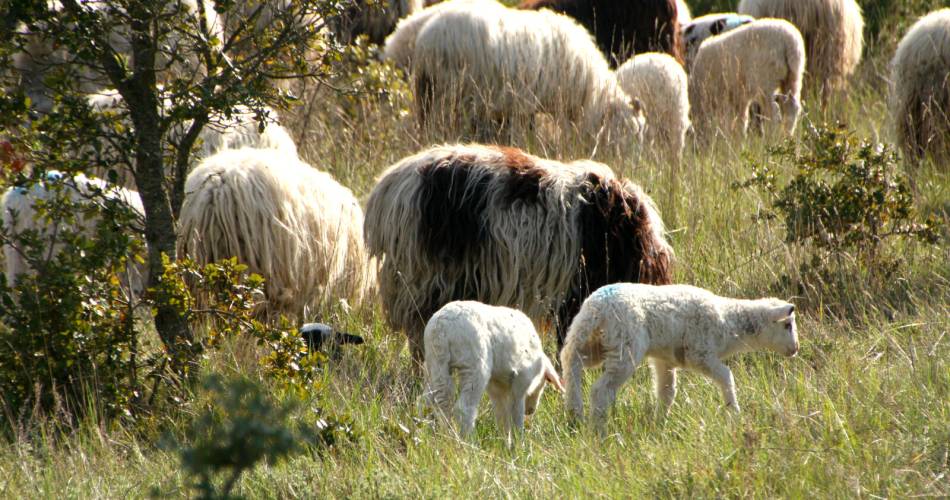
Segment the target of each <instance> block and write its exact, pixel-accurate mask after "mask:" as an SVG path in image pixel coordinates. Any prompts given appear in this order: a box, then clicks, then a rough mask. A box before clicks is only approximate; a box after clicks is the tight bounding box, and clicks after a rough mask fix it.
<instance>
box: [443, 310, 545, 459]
mask: <svg viewBox="0 0 950 500" xmlns="http://www.w3.org/2000/svg"><path fill="white" fill-rule="evenodd" d="M425 349H426V362H425V368H426V387H427V390H426V394H425V397H426V398H427V399H428V402H429V404H430V406H432V407H433V408H435V409H437V410H440V411H441V412H442V414H443V415H444V416H448V415H450V414H451V412H452V404H453V400H454V399H455V383H454V381H453V379H452V375H453V372H454V373H457V374H458V379H459V380H458V385H459V387H460V390H459V395H458V401H457V402H456V403H455V406H456V410H457V418H458V426H459V434H460V435H461V436H462V437H463V438H465V437H468V436H469V434H471V432H472V429H474V427H475V417H476V416H477V414H478V403H479V402H480V401H481V399H482V395H483V394H484V393H485V391H486V390H487V391H488V397H489V398H490V399H491V402H492V407H493V409H494V413H495V420H496V422H497V423H498V427H499V429H501V431H502V432H504V433H505V435H506V436H507V438H508V441H509V444H510V442H511V433H512V431H514V432H515V433H519V434H520V433H521V432H523V431H524V419H525V415H532V414H534V412H535V410H536V409H537V407H538V402H539V401H540V400H541V393H542V392H543V391H544V386H545V384H546V383H550V384H552V385H553V386H554V387H555V388H556V389H557V390H558V391H559V392H563V391H564V386H562V385H561V380H560V377H558V375H557V371H555V369H554V366H553V365H552V364H551V360H550V359H548V357H547V356H546V355H545V354H544V351H543V350H542V349H541V338H540V337H538V333H537V332H536V331H535V329H534V325H532V324H531V320H530V319H528V317H527V316H525V315H524V313H522V312H519V311H516V310H514V309H509V308H507V307H495V306H489V305H485V304H482V303H480V302H471V301H465V302H451V303H449V304H446V305H445V306H444V307H443V308H441V309H439V311H438V312H436V313H435V314H434V315H433V316H432V319H430V320H429V323H428V324H427V325H426V328H425Z"/></svg>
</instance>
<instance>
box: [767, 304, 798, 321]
mask: <svg viewBox="0 0 950 500" xmlns="http://www.w3.org/2000/svg"><path fill="white" fill-rule="evenodd" d="M794 313H795V304H787V305H782V306H780V307H778V308H776V309H775V310H774V311H773V316H772V317H773V318H774V321H775V322H776V323H785V322H787V321H788V320H789V318H791V317H792V314H794Z"/></svg>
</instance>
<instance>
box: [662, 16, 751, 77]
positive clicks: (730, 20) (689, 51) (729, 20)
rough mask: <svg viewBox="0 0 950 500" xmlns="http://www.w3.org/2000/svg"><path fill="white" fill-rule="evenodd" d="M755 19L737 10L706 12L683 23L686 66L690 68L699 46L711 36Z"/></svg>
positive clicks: (681, 27)
mask: <svg viewBox="0 0 950 500" xmlns="http://www.w3.org/2000/svg"><path fill="white" fill-rule="evenodd" d="M752 21H755V18H754V17H752V16H743V15H741V14H737V13H735V12H724V13H719V14H706V15H705V16H699V17H697V18H696V19H693V20H692V21H690V22H689V23H687V24H681V25H680V29H681V30H682V33H683V45H685V47H686V68H687V69H689V68H690V67H691V66H692V65H693V60H695V59H696V51H698V50H699V46H700V45H702V43H703V42H704V41H705V40H706V39H707V38H709V37H711V36H714V35H721V34H723V33H725V32H727V31H731V30H734V29H736V28H738V27H739V26H743V25H745V24H748V23H751V22H752Z"/></svg>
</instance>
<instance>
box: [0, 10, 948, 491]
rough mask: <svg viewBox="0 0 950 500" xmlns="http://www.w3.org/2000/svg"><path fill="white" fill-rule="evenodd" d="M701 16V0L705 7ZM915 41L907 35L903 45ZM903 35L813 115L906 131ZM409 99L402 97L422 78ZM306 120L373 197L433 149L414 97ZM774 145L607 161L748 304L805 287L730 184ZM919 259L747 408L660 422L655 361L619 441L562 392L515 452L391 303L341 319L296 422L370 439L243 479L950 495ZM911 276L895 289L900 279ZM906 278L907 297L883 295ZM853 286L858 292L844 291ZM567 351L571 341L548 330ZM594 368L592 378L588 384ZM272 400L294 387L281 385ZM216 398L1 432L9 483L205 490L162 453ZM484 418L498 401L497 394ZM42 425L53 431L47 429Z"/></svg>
mask: <svg viewBox="0 0 950 500" xmlns="http://www.w3.org/2000/svg"><path fill="white" fill-rule="evenodd" d="M696 10H697V11H698V12H697V13H701V12H702V10H701V9H700V8H697V9H696ZM894 43H896V42H894ZM892 47H893V45H892V44H891V41H890V40H888V41H887V42H885V43H883V44H882V45H881V46H879V47H876V48H875V52H874V53H872V54H871V55H870V57H869V59H868V60H867V61H866V62H865V63H864V64H863V65H862V67H861V70H860V71H859V75H858V76H857V77H856V79H855V82H854V85H853V87H852V89H851V90H850V92H849V93H848V94H847V96H846V97H847V98H846V99H841V100H839V101H836V102H833V103H832V104H831V106H830V107H829V108H828V109H817V108H816V105H817V103H818V102H819V101H818V100H817V99H810V100H808V101H806V110H807V114H806V116H805V118H804V120H803V126H809V125H810V124H819V123H822V122H824V121H826V120H831V119H840V120H844V121H846V122H848V123H849V124H850V125H851V126H852V128H854V129H855V130H856V131H857V132H858V134H859V135H862V136H866V137H872V138H874V139H876V140H880V141H885V142H891V141H892V138H893V133H892V124H891V123H890V120H889V118H888V117H887V116H888V115H887V112H886V105H885V103H886V95H885V92H886V85H882V83H884V82H885V81H884V78H885V76H886V72H885V71H884V69H885V68H886V61H887V59H888V58H889V54H890V52H889V51H892ZM403 90H404V89H403ZM304 96H305V99H304V103H305V104H304V105H303V106H302V107H301V108H298V109H297V110H295V112H294V113H291V115H292V119H293V120H294V133H295V135H296V138H298V139H299V140H300V146H301V147H300V149H301V151H302V152H303V155H304V156H305V159H306V160H307V161H308V162H310V163H311V164H313V165H315V166H317V167H318V168H321V169H325V170H327V171H329V172H331V173H332V174H333V175H334V176H335V177H336V178H337V179H339V180H340V181H341V182H342V183H343V184H345V185H347V186H349V187H350V188H351V189H353V190H354V192H356V193H357V195H358V196H360V197H362V198H363V199H364V200H365V197H366V196H367V194H368V193H369V191H370V189H371V188H372V186H373V183H374V180H375V178H376V176H377V175H378V174H379V173H380V172H381V171H382V170H383V169H384V168H386V167H387V166H388V165H390V164H392V163H393V162H394V161H396V160H398V159H399V158H401V157H403V156H405V155H407V154H410V153H413V152H415V151H417V150H418V149H420V148H422V147H425V146H427V145H428V144H429V142H430V141H432V140H439V139H443V140H451V139H453V138H451V137H449V138H438V137H425V138H421V137H422V136H420V135H419V134H418V132H417V130H416V126H415V124H414V122H413V120H412V117H411V116H410V115H409V114H408V113H407V112H406V110H407V109H408V106H409V102H408V101H407V100H406V99H408V98H409V97H408V96H407V95H406V94H405V93H404V92H394V93H392V94H389V95H388V96H383V97H376V98H365V97H364V98H351V97H341V96H337V95H335V94H333V93H331V92H328V91H326V90H319V89H312V88H311V89H308V90H307V91H306V92H304ZM515 143H516V144H517V145H519V146H521V147H525V148H527V149H528V150H530V151H533V152H535V153H538V154H542V155H544V156H549V157H555V158H560V159H572V158H586V157H589V156H590V155H591V150H590V148H589V145H584V144H582V143H578V142H573V141H572V142H570V143H559V142H557V141H546V140H542V139H539V138H538V137H537V136H535V135H533V134H532V133H530V132H528V133H524V135H522V136H519V137H516V140H515ZM766 147H767V144H765V143H764V142H763V141H762V140H760V139H755V138H753V139H751V140H749V141H747V142H744V143H739V142H735V143H720V144H717V145H716V146H714V147H712V148H710V149H702V148H698V147H696V146H690V147H689V149H688V150H687V152H686V154H685V155H684V160H683V162H682V164H681V165H679V166H678V167H676V168H675V169H674V168H673V166H671V165H670V164H668V163H666V162H662V161H658V160H655V159H653V158H651V157H650V156H649V155H639V156H638V154H637V152H631V153H624V154H617V153H616V152H611V151H602V152H600V153H598V155H597V159H599V160H601V161H605V162H606V163H608V164H610V165H611V166H612V167H613V168H614V169H615V170H616V171H617V172H618V174H622V175H624V176H627V177H629V178H631V179H633V180H634V181H636V182H638V183H639V184H641V185H642V186H644V187H645V188H646V189H647V191H648V192H649V193H650V194H651V195H652V196H653V197H654V198H655V200H656V201H657V202H658V204H659V206H660V210H661V213H662V214H663V217H664V219H665V220H666V221H667V223H668V226H669V229H670V238H671V240H672V244H673V246H674V248H675V250H676V253H677V263H676V271H675V279H676V281H677V282H683V283H691V284H695V285H698V286H702V287H706V288H709V289H711V290H713V291H715V292H717V293H720V294H724V295H731V296H741V297H754V296H761V295H767V294H768V295H777V296H781V297H785V298H793V297H794V295H795V294H796V290H795V289H792V288H791V287H785V288H783V287H782V286H781V285H777V283H780V277H781V276H782V275H785V274H789V273H792V272H794V270H795V269H797V268H798V266H799V265H800V264H801V262H802V260H803V259H804V258H805V255H804V252H803V250H802V249H800V248H796V247H791V246H788V245H787V244H786V243H785V242H784V241H783V232H782V230H781V228H779V227H777V226H770V225H767V224H764V225H763V224H755V223H753V221H752V218H753V216H754V215H755V214H756V213H758V212H759V211H760V210H761V209H762V208H763V207H764V205H765V203H766V200H764V199H762V198H761V196H759V195H758V194H756V193H754V192H752V191H735V190H733V189H731V188H730V184H731V183H732V182H734V181H737V180H742V179H744V178H746V177H747V176H748V175H749V173H750V170H749V164H750V162H749V160H750V159H757V160H763V159H764V158H765V156H766V154H767V153H766ZM912 173H913V175H914V177H915V186H916V195H917V197H918V206H919V208H920V210H922V211H923V212H925V213H932V214H936V215H937V216H938V217H940V218H941V220H942V221H944V224H945V225H950V224H947V223H950V201H948V200H950V170H948V169H947V167H946V166H945V165H925V166H923V167H922V168H918V169H914V170H913V172H912ZM888 250H889V251H891V252H895V253H899V254H901V255H902V257H903V259H904V267H903V270H902V272H901V273H900V275H899V277H898V278H897V279H896V280H895V282H894V283H893V284H890V283H881V284H878V285H880V286H874V287H871V286H867V284H865V283H861V282H859V281H857V280H852V279H850V277H843V278H845V279H843V280H842V281H843V282H844V283H847V284H848V285H847V286H848V289H847V290H846V292H847V293H843V294H841V297H838V296H836V297H835V298H834V300H847V301H849V303H850V304H851V305H852V306H854V307H853V308H851V310H852V311H854V312H853V313H852V314H849V315H843V316H834V315H830V314H828V312H827V311H828V309H827V308H823V307H815V308H812V309H809V310H806V311H804V312H803V313H802V314H801V316H800V322H801V323H800V333H801V337H802V339H801V340H802V350H801V353H800V355H799V356H798V357H796V358H793V359H785V358H780V357H777V356H772V355H768V354H751V355H747V356H743V357H741V358H739V359H736V360H734V361H733V362H731V363H730V364H731V366H733V369H734V374H735V378H736V383H737V387H738V397H739V401H740V405H741V406H742V407H743V413H742V414H740V415H732V414H730V413H729V412H727V411H726V410H725V409H724V408H723V405H722V401H721V396H720V394H719V391H718V390H717V389H716V388H715V387H714V386H713V385H712V384H710V383H708V381H706V380H705V379H703V378H702V377H698V376H691V375H689V374H687V375H686V376H685V377H683V378H682V382H681V385H680V393H679V394H678V395H677V401H676V403H675V404H674V406H673V409H672V411H671V413H670V415H669V417H668V418H666V419H663V420H658V419H656V418H655V417H654V416H653V415H654V414H653V407H654V405H655V401H654V397H653V395H652V389H651V384H650V380H649V374H648V370H647V369H646V368H641V369H640V370H638V371H637V374H636V375H635V377H634V379H633V380H632V381H631V382H630V383H629V384H628V385H627V386H625V387H624V388H623V389H622V391H621V394H620V396H619V398H618V402H617V406H616V409H615V411H614V413H613V416H612V419H611V420H610V423H609V425H608V429H609V430H608V434H607V436H606V437H600V436H597V435H594V434H592V433H591V432H589V431H588V430H587V429H586V428H585V427H583V426H581V427H579V428H571V427H569V426H568V425H566V423H565V419H564V414H563V410H562V406H561V400H560V399H559V397H558V396H557V395H556V394H555V393H554V392H553V391H547V392H546V394H545V397H544V401H543V402H542V404H541V406H540V408H539V412H538V414H537V415H535V416H534V417H532V418H531V419H530V421H529V423H528V426H529V428H528V431H527V433H526V437H525V441H524V443H522V444H521V445H520V446H518V447H516V448H515V449H514V450H511V451H509V450H507V449H506V447H505V444H504V440H503V438H502V436H501V435H500V434H499V433H498V432H497V431H496V429H495V428H494V423H493V419H491V418H480V419H479V422H478V426H477V429H476V433H475V437H474V438H473V439H472V440H470V441H459V440H458V439H457V438H456V437H455V436H454V435H453V433H452V432H451V430H448V429H444V428H440V427H438V426H436V425H435V424H434V423H433V421H432V420H431V419H430V418H429V417H428V416H427V414H426V412H425V411H424V410H421V409H420V408H419V407H418V405H417V401H416V399H417V396H418V394H419V388H420V381H419V380H418V378H417V377H416V376H415V375H414V374H413V373H412V372H411V371H410V370H409V367H408V357H407V353H406V352H405V349H404V339H403V337H402V336H401V335H399V334H397V333H393V332H391V331H389V329H388V328H387V326H386V325H385V322H384V321H383V319H382V317H381V315H380V313H379V311H378V310H368V311H356V312H354V313H344V312H341V311H337V312H336V313H334V321H336V322H338V323H340V324H341V325H342V326H344V327H345V328H347V329H348V330H351V331H354V332H355V333H360V334H362V335H364V336H366V337H367V339H368V343H367V344H366V345H364V346H361V347H357V348H352V349H347V350H346V351H345V352H344V353H343V354H342V356H340V357H339V358H338V359H335V360H331V361H330V362H329V363H328V365H327V368H326V370H325V371H324V373H323V378H322V380H320V381H319V382H318V384H317V387H316V388H315V389H314V390H313V391H312V392H311V393H310V394H308V395H306V396H303V397H304V399H305V401H304V403H305V404H304V405H303V410H301V411H299V412H298V414H297V418H301V419H304V420H308V421H311V420H314V419H315V417H314V415H313V413H312V412H310V411H309V410H308V409H309V408H314V407H321V408H327V409H331V410H332V411H333V412H335V413H338V414H348V415H350V416H351V417H352V418H353V421H354V425H355V427H356V429H357V433H358V434H360V436H361V437H360V439H359V440H358V441H357V442H356V443H355V444H352V445H342V446H339V447H337V448H333V449H331V450H329V451H327V452H326V453H323V454H321V455H317V454H313V455H303V456H298V457H296V458H293V459H290V460H287V461H284V462H281V463H277V464H269V465H265V466H261V467H258V468H256V469H254V470H253V471H251V472H250V473H248V474H247V475H246V476H245V477H244V478H243V479H242V480H241V482H240V483H239V485H238V487H237V493H239V494H242V495H245V496H247V497H252V498H256V497H263V498H273V497H281V498H283V497H324V496H332V497H400V498H402V497H425V498H434V497H485V496H490V497H541V496H550V495H554V496H558V497H581V496H585V497H586V496H607V497H638V496H651V497H686V496H697V495H698V496H704V497H708V496H730V497H732V496H743V497H746V496H755V497H804V496H812V495H819V496H822V497H852V496H887V497H892V496H893V497H907V496H911V495H928V496H938V497H939V496H948V495H950V425H948V422H950V247H948V245H947V239H946V234H945V235H944V239H943V240H942V242H941V244H939V245H937V246H928V245H923V244H919V243H910V242H902V243H891V244H889V246H888ZM890 285H893V286H890ZM889 288H899V289H900V290H901V293H900V294H895V295H893V296H891V295H889V294H887V293H882V292H881V290H884V291H885V292H886V291H887V290H888V289H889ZM842 297H844V298H842ZM547 343H548V350H549V352H553V351H554V342H553V338H552V336H548V338H547ZM255 349H256V348H255V347H254V346H253V345H250V343H249V342H247V341H245V340H242V339H234V340H233V341H232V342H231V343H230V344H229V345H228V347H227V348H226V349H224V350H223V351H222V352H221V353H218V354H216V355H215V356H214V357H212V358H211V359H209V360H207V361H206V363H205V366H204V368H205V369H206V370H208V371H215V372H223V373H246V374H250V375H251V376H258V368H257V365H256V363H255V355H256V350H255ZM591 376H594V375H591ZM273 390H274V391H275V392H281V391H282V389H281V388H280V387H278V386H274V389H273ZM205 404H210V403H209V402H208V401H207V400H204V399H202V398H200V397H199V398H197V399H196V400H195V401H193V402H191V403H188V404H187V405H185V406H183V407H182V408H181V411H180V413H179V414H177V415H172V416H157V417H155V418H154V419H152V420H148V419H145V420H142V421H141V422H139V423H138V424H136V425H129V426H123V425H121V424H105V423H100V422H95V421H90V422H88V423H87V424H85V425H82V426H80V427H79V428H78V429H76V430H73V431H68V432H64V431H59V430H54V428H53V427H52V426H39V427H38V428H39V429H40V430H39V431H38V432H35V433H31V434H30V435H29V436H24V437H19V438H15V439H8V440H5V441H3V442H0V496H2V497H10V498H18V497H52V498H74V497H81V498H90V497H101V498H116V497H128V496H132V497H142V496H146V495H148V494H149V492H152V491H153V490H154V491H156V492H160V493H161V494H163V495H169V496H184V495H186V494H187V488H186V478H185V477H184V476H183V472H182V470H181V468H180V465H179V462H178V457H177V454H176V452H175V451H174V450H172V449H165V448H164V447H162V446H161V445H160V443H161V442H162V439H161V436H162V435H163V433H171V434H173V435H180V434H181V432H182V430H181V429H182V428H183V426H184V425H185V424H186V423H187V421H188V418H189V415H193V414H195V413H197V409H198V408H200V407H201V405H205ZM483 410H485V411H487V405H486V406H485V407H483ZM44 429H45V431H44Z"/></svg>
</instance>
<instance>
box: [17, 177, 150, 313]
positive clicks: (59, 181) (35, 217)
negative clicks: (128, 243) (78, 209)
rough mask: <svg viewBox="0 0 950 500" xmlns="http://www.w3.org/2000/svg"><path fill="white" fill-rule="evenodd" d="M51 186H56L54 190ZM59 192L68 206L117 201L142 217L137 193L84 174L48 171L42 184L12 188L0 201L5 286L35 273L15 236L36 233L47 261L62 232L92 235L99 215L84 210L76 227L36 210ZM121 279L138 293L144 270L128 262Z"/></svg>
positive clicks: (56, 249)
mask: <svg viewBox="0 0 950 500" xmlns="http://www.w3.org/2000/svg"><path fill="white" fill-rule="evenodd" d="M54 185H58V186H56V187H53V186H54ZM59 189H63V190H65V195H63V196H65V197H66V198H65V199H67V200H68V201H69V202H70V203H76V204H80V205H82V206H87V205H98V206H99V207H100V208H102V209H106V205H107V204H108V203H111V202H116V203H117V204H118V205H119V206H120V207H125V208H127V209H129V210H131V211H132V212H133V213H134V215H135V216H137V217H139V218H144V216H145V210H144V208H143V207H142V200H141V199H140V198H139V195H138V193H136V192H134V191H129V190H127V189H122V188H117V187H115V186H110V185H109V184H107V183H106V182H105V181H103V180H101V179H96V178H90V177H86V176H85V175H83V174H78V175H76V176H73V177H67V176H65V175H64V174H62V173H61V172H57V171H49V172H47V174H46V181H45V182H42V183H37V184H33V185H31V186H28V187H11V188H9V189H7V190H6V192H5V193H4V194H3V198H2V202H0V205H2V207H3V230H4V232H5V236H6V238H7V240H6V243H5V244H4V245H3V254H4V264H5V268H4V270H5V272H6V279H7V283H8V284H10V285H13V284H14V283H16V281H17V279H18V278H19V277H20V276H22V275H24V274H27V273H33V272H35V270H34V269H33V268H32V266H31V264H30V262H28V259H27V257H26V255H25V254H24V249H23V248H20V247H19V245H18V238H17V236H18V235H21V234H23V233H24V232H26V231H36V233H37V234H38V236H39V237H40V238H41V240H42V241H43V242H44V243H45V245H46V247H47V248H48V249H49V252H48V253H47V254H46V258H50V259H51V258H53V257H55V256H56V255H57V254H58V253H59V252H61V251H62V250H63V243H62V235H63V233H64V232H65V230H71V231H76V232H80V233H82V234H83V235H84V236H85V237H87V238H92V237H93V236H95V234H96V233H95V231H96V228H97V226H98V224H99V222H100V218H99V217H98V215H90V212H86V211H85V210H84V211H83V212H82V213H81V214H77V215H76V221H75V224H76V225H75V226H69V225H66V224H64V223H62V222H59V221H56V222H54V221H53V220H50V217H49V216H47V215H44V214H42V213H40V212H38V211H37V209H36V204H37V203H38V202H44V201H49V200H51V199H54V197H57V198H58V197H59V196H60V195H59V194H58V190H59ZM91 213H93V214H94V213H97V212H91ZM122 278H123V282H124V284H125V285H126V287H127V289H128V290H129V291H130V292H131V293H133V294H139V293H141V292H142V291H143V290H144V286H145V283H146V268H145V266H144V265H139V264H134V263H131V259H130V263H129V265H128V267H127V270H126V272H125V275H124V276H122Z"/></svg>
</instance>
